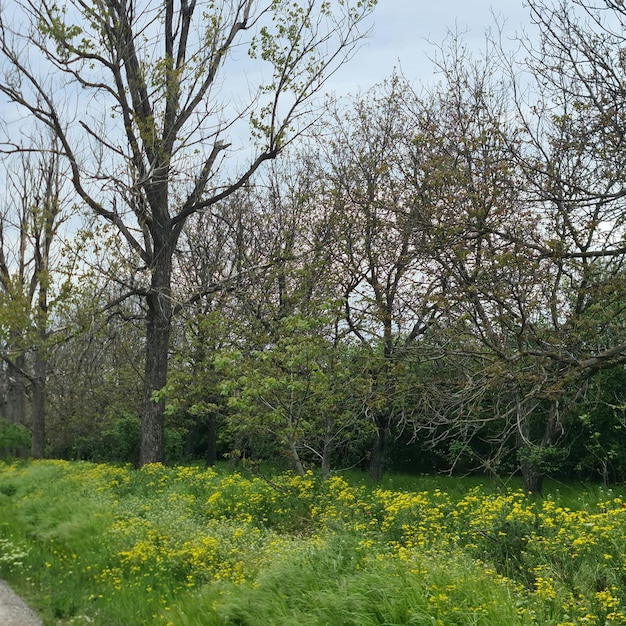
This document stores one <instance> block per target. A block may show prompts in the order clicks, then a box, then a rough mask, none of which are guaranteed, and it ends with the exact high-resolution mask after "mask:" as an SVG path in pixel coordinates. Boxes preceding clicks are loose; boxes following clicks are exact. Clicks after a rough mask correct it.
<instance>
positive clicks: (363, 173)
mask: <svg viewBox="0 0 626 626" xmlns="http://www.w3.org/2000/svg"><path fill="white" fill-rule="evenodd" d="M412 109H413V111H414V112H415V116H413V113H412ZM428 117H429V110H428V103H425V102H421V101H420V100H419V99H418V98H416V97H415V94H414V93H413V91H412V89H411V87H410V85H408V84H407V83H406V82H405V81H404V80H402V79H400V78H399V77H397V76H394V77H392V78H391V79H390V80H389V81H388V83H387V84H386V85H384V86H382V87H381V88H379V89H375V90H373V91H372V92H371V93H369V94H367V95H366V96H365V97H363V98H361V99H357V100H356V101H355V102H354V104H353V106H352V107H351V108H349V109H348V110H347V111H345V110H341V109H340V110H337V112H336V113H335V123H334V125H333V127H332V131H331V132H332V138H328V140H327V146H328V148H327V157H326V158H327V162H328V174H327V176H328V177H329V180H330V181H332V185H333V196H332V202H333V206H334V211H335V216H336V217H335V222H334V226H333V232H334V237H333V242H332V250H333V254H334V257H335V270H334V274H333V275H334V276H335V280H336V281H337V282H338V285H339V286H340V289H341V297H342V300H343V303H344V314H343V321H342V323H343V324H345V325H346V327H347V328H348V329H349V331H350V333H351V335H352V337H353V338H354V340H356V341H358V342H359V343H360V344H361V346H362V348H363V349H364V350H366V351H368V352H369V358H368V359H367V362H366V363H365V364H364V367H365V369H364V371H363V372H362V377H363V378H364V379H366V378H367V379H369V381H370V382H369V385H368V388H367V390H365V389H364V392H365V393H366V395H367V400H366V401H365V405H366V406H367V414H368V415H369V416H370V417H371V419H372V421H373V424H374V426H375V432H376V436H375V439H374V444H373V446H372V450H371V454H370V475H371V477H372V478H373V479H374V480H380V479H381V477H382V472H383V468H384V464H385V456H386V450H387V444H388V439H389V436H390V433H391V430H392V428H393V426H394V424H397V422H398V420H399V419H400V418H401V416H402V415H406V412H405V409H402V410H401V406H402V402H401V401H399V399H400V398H401V395H402V394H401V388H400V387H399V386H398V382H399V377H398V371H399V368H402V361H403V359H404V358H405V356H406V353H407V350H408V349H409V348H410V347H411V346H412V345H414V344H415V343H416V342H417V341H418V340H419V339H420V338H421V337H422V336H423V335H424V333H425V332H426V331H427V329H428V327H429V325H430V324H431V323H432V321H433V320H434V319H435V318H436V316H437V314H438V307H437V304H436V302H437V298H438V294H439V290H440V288H441V285H442V283H443V281H442V279H441V275H439V274H433V273H431V272H430V271H429V269H428V264H429V261H430V254H431V250H430V243H429V242H428V238H427V234H426V229H425V226H426V225H427V224H428V223H429V221H430V219H431V218H430V215H431V213H432V212H433V211H434V210H435V207H436V205H437V201H438V194H439V187H440V186H441V185H440V183H439V179H440V177H441V169H440V166H441V163H442V160H441V154H440V153H439V148H438V141H437V140H433V139H434V138H433V136H432V135H428V133H427V132H426V129H427V127H428V124H429V121H428ZM413 354H414V355H415V353H413ZM405 408H406V407H405Z"/></svg>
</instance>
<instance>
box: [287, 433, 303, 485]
mask: <svg viewBox="0 0 626 626" xmlns="http://www.w3.org/2000/svg"><path fill="white" fill-rule="evenodd" d="M287 447H288V449H289V456H290V457H291V464H292V465H293V469H294V471H295V472H296V474H298V476H304V466H303V465H302V461H301V460H300V455H299V454H298V448H297V447H296V442H295V441H294V440H293V439H291V438H290V439H289V440H288V441H287Z"/></svg>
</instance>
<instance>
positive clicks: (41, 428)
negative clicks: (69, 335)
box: [30, 350, 47, 459]
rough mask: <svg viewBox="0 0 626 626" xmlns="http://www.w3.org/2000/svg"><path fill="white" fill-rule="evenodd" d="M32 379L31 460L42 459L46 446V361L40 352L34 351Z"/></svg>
mask: <svg viewBox="0 0 626 626" xmlns="http://www.w3.org/2000/svg"><path fill="white" fill-rule="evenodd" d="M34 359H35V362H34V366H33V374H34V375H33V378H32V380H31V408H30V416H31V421H30V433H31V440H30V454H31V456H32V457H33V459H43V457H44V453H45V445H46V417H45V416H46V413H45V411H46V374H47V365H46V359H45V358H44V356H43V355H42V354H41V351H40V350H36V351H35V355H34Z"/></svg>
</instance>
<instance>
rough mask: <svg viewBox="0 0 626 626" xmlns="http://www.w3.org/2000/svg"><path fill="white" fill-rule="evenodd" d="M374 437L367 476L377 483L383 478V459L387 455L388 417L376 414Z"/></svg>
mask: <svg viewBox="0 0 626 626" xmlns="http://www.w3.org/2000/svg"><path fill="white" fill-rule="evenodd" d="M375 424H376V439H375V440H374V445H373V447H372V453H371V456H370V469H369V477H370V478H371V479H372V480H373V481H375V482H377V483H379V482H380V481H381V480H382V478H383V471H384V469H385V459H386V456H387V440H388V436H389V417H387V416H386V415H377V416H376V418H375Z"/></svg>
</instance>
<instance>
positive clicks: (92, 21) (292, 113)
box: [0, 0, 374, 464]
mask: <svg viewBox="0 0 626 626" xmlns="http://www.w3.org/2000/svg"><path fill="white" fill-rule="evenodd" d="M373 5H374V2H373V0H372V1H358V2H349V1H348V0H342V1H341V2H338V3H336V4H332V5H331V4H330V3H328V2H322V1H318V0H303V1H302V2H285V1H282V0H271V1H270V0H267V1H266V2H256V1H254V0H237V1H236V2H212V1H209V2H206V3H197V2H196V0H181V1H180V3H177V2H175V0H166V1H165V2H164V6H163V7H161V6H158V7H155V6H153V5H151V4H150V3H149V2H141V1H139V2H135V1H134V0H98V1H96V2H94V3H86V2H82V0H73V1H71V2H68V3H67V4H66V5H64V6H63V7H60V6H58V5H48V4H41V3H39V2H31V1H30V0H23V1H20V2H16V3H13V5H12V6H11V7H10V9H9V8H7V7H4V8H3V10H2V14H1V16H0V20H1V24H0V26H1V28H0V50H1V52H2V55H3V60H4V66H5V68H6V72H5V75H4V79H3V80H2V81H1V83H0V90H1V91H2V92H3V93H4V94H5V95H6V96H7V97H8V98H9V99H10V100H11V101H13V102H15V103H16V104H17V105H19V106H20V107H22V109H25V110H26V111H27V112H28V113H30V115H31V116H32V118H34V119H35V120H36V121H38V122H40V123H42V124H44V125H45V126H47V127H48V128H50V129H51V130H52V132H53V133H54V134H55V135H56V137H57V138H58V142H59V150H60V152H61V153H62V155H63V156H64V157H65V158H66V159H67V162H68V163H69V165H70V168H71V180H72V183H73V185H74V187H75V189H76V192H77V193H78V194H79V196H80V197H81V199H82V201H83V202H84V203H85V205H87V206H88V207H89V208H90V209H91V210H92V211H93V213H94V214H96V215H98V216H99V217H100V218H102V219H103V220H106V221H108V222H109V223H111V224H112V225H114V226H115V227H116V228H117V229H118V230H119V232H120V234H121V236H122V237H123V238H124V239H125V241H126V243H127V245H128V246H129V248H130V249H131V250H132V251H133V254H134V255H135V256H134V262H135V264H136V265H135V268H134V270H135V283H136V285H135V286H134V288H133V289H132V290H131V291H129V295H130V294H135V295H140V296H141V297H143V298H144V301H145V303H146V310H147V313H146V341H145V348H146V353H145V373H144V385H145V386H144V393H143V408H142V427H141V455H140V463H142V464H144V463H150V462H154V461H159V460H161V458H162V433H163V410H164V406H163V403H162V402H159V401H158V398H157V397H156V396H155V392H158V391H159V390H161V389H162V388H163V387H164V386H165V384H166V381H167V357H168V348H169V339H170V331H171V320H172V314H173V305H172V292H171V288H172V271H173V258H174V253H175V250H176V248H177V244H178V241H179V238H180V234H181V232H182V230H183V228H184V225H185V223H186V222H187V221H188V219H189V218H190V216H192V215H194V214H197V213H199V212H201V211H205V210H207V209H209V208H210V207H211V206H214V205H215V204H216V203H217V202H219V201H220V200H222V199H224V198H226V197H228V196H229V195H230V194H232V193H233V192H234V191H236V190H237V189H239V188H241V187H242V186H244V185H245V184H246V183H247V182H248V181H249V180H250V178H251V176H252V175H253V173H254V172H255V171H256V170H257V169H258V168H259V167H260V166H261V164H262V163H264V162H265V161H268V160H270V159H273V158H275V157H276V156H277V155H278V154H279V152H280V151H281V150H282V149H283V148H284V147H285V146H286V145H287V144H289V143H290V142H291V141H292V140H293V138H294V137H295V136H296V135H297V124H298V122H299V121H300V119H302V118H303V117H304V116H305V115H306V114H307V113H308V112H309V111H310V110H311V109H312V108H313V107H314V105H313V101H312V96H313V95H314V94H316V93H317V92H318V91H319V90H320V89H321V87H322V85H323V84H324V81H325V79H326V77H327V76H328V75H329V74H330V73H332V71H333V70H334V69H336V68H337V67H338V65H340V64H341V63H342V62H343V61H345V59H346V58H347V56H349V55H350V53H351V52H352V51H353V50H354V48H355V46H356V44H357V43H358V41H359V40H360V38H361V33H360V32H359V30H358V27H359V24H360V23H361V22H362V20H363V19H364V17H366V16H367V15H368V14H369V13H370V11H371V9H372V7H373ZM242 44H243V45H244V46H245V47H246V48H247V51H248V54H249V57H250V59H251V61H250V62H251V63H252V67H251V71H250V73H249V75H252V73H253V72H255V71H256V70H257V69H258V70H259V71H260V72H262V71H263V70H265V71H266V75H265V77H264V78H263V77H259V80H258V86H257V87H256V88H251V89H249V90H244V93H242V92H241V91H237V90H236V89H235V87H237V86H240V85H241V80H242V73H241V72H239V71H238V68H239V67H240V65H241V64H239V65H238V64H237V54H236V50H237V47H238V46H240V45H242ZM241 69H242V70H243V69H245V68H241ZM257 75H258V74H257ZM229 80H232V83H231V82H228V81H229ZM231 87H232V91H231ZM246 91H247V92H248V93H246ZM248 95H249V96H250V97H249V98H248V99H247V101H246V98H247V96H248ZM71 100H73V102H74V104H75V105H76V106H75V110H77V111H81V114H80V115H79V117H80V119H79V123H78V124H74V123H72V122H73V121H74V119H73V118H74V113H72V109H73V108H74V107H73V105H72V104H70V101H71ZM229 100H230V101H234V102H241V103H242V104H241V106H240V107H237V106H229V105H228V104H227V103H228V101H229ZM87 102H88V103H89V106H88V107H87V106H85V105H86V103H87ZM83 112H85V113H83ZM246 116H247V124H245V123H244V122H245V120H246ZM238 125H239V126H243V127H246V128H247V129H248V130H249V132H250V134H251V135H252V137H253V140H254V141H253V143H252V150H248V152H247V155H249V158H243V159H240V160H239V161H238V163H236V164H234V165H232V166H230V167H229V168H223V169H222V171H221V172H220V171H219V170H220V167H219V166H220V165H221V164H223V162H224V161H225V160H226V155H228V154H229V153H228V150H229V147H230V145H231V143H232V142H233V141H235V140H236V136H237V135H236V133H235V131H236V128H237V127H238ZM229 135H230V136H231V138H230V139H227V138H228V137H229ZM11 141H12V142H13V143H14V144H15V143H18V141H17V139H16V138H11ZM224 169H228V172H226V173H224Z"/></svg>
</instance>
